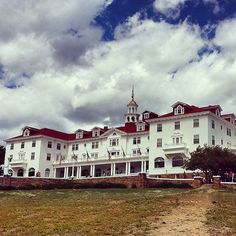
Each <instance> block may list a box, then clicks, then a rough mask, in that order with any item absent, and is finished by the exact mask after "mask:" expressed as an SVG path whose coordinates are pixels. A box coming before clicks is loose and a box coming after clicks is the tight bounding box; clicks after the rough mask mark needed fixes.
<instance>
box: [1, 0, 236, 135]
mask: <svg viewBox="0 0 236 236" xmlns="http://www.w3.org/2000/svg"><path fill="white" fill-rule="evenodd" d="M0 11H1V15H0V22H1V23H0V99H1V108H2V109H1V114H0V140H3V139H5V138H7V137H11V136H14V135H16V134H18V133H19V132H20V129H21V128H22V127H24V126H25V125H31V126H35V127H49V128H54V129H59V130H63V131H68V132H73V131H74V130H76V129H78V128H86V129H91V128H93V127H94V126H95V125H96V126H97V125H100V126H102V125H109V126H115V125H120V124H122V123H123V121H124V117H123V114H124V113H125V112H126V104H127V102H128V101H129V99H130V90H131V87H132V85H133V84H134V86H135V97H136V100H137V102H138V104H139V111H140V112H142V111H143V110H151V111H154V112H156V113H158V114H162V113H165V112H169V111H170V109H171V105H172V104H173V103H175V102H176V101H178V100H179V101H182V102H186V103H188V104H192V105H197V106H204V105H210V104H219V105H221V107H222V108H223V112H224V113H228V112H235V110H236V96H235V90H236V88H235V84H236V83H235V82H236V79H235V78H236V61H235V59H236V40H235V38H236V0H145V1H144V0H113V1H112V0H70V1H66V0H61V1H50V0H44V1H43V0H41V1H33V0H22V1H21V5H19V1H17V0H2V1H0Z"/></svg>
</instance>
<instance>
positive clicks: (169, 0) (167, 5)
mask: <svg viewBox="0 0 236 236" xmlns="http://www.w3.org/2000/svg"><path fill="white" fill-rule="evenodd" d="M186 1H187V0H155V2H154V3H153V4H154V8H155V9H156V10H157V11H159V12H161V13H162V14H164V15H167V16H168V17H177V16H178V15H179V10H180V7H181V6H182V5H183V4H184V3H185V2H186Z"/></svg>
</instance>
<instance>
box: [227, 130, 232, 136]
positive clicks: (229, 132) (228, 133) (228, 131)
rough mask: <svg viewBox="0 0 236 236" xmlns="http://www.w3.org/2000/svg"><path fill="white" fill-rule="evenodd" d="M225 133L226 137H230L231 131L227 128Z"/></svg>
mask: <svg viewBox="0 0 236 236" xmlns="http://www.w3.org/2000/svg"><path fill="white" fill-rule="evenodd" d="M226 133H227V135H228V136H231V129H229V128H227V129H226Z"/></svg>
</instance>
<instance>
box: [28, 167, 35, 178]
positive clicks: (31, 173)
mask: <svg viewBox="0 0 236 236" xmlns="http://www.w3.org/2000/svg"><path fill="white" fill-rule="evenodd" d="M28 176H29V177H31V176H35V169H34V168H30V169H29V173H28Z"/></svg>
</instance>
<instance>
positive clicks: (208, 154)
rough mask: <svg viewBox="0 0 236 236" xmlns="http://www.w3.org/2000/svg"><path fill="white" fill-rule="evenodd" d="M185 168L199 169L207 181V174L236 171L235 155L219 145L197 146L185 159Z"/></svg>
mask: <svg viewBox="0 0 236 236" xmlns="http://www.w3.org/2000/svg"><path fill="white" fill-rule="evenodd" d="M185 168H186V169H187V170H201V171H203V173H204V174H205V176H206V180H207V182H209V174H210V173H212V174H213V175H218V174H222V173H225V172H226V171H229V170H232V171H233V172H236V155H235V154H234V153H232V152H231V151H230V150H229V149H227V148H221V147H220V146H214V147H208V146H204V147H200V146H199V147H198V148H197V149H196V151H194V152H192V153H191V158H190V159H189V160H188V161H186V163H185Z"/></svg>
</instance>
